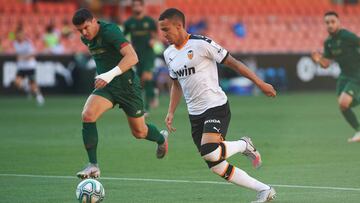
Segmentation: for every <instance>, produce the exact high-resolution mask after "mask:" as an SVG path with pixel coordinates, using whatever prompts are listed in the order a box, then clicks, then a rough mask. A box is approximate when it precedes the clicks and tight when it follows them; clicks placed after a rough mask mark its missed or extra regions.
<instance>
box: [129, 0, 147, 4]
mask: <svg viewBox="0 0 360 203" xmlns="http://www.w3.org/2000/svg"><path fill="white" fill-rule="evenodd" d="M135 2H140V4H141V5H144V0H132V4H134V3H135Z"/></svg>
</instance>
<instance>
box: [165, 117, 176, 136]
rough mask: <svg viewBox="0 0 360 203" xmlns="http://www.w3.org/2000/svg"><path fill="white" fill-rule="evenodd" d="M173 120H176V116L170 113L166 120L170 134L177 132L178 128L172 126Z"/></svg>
mask: <svg viewBox="0 0 360 203" xmlns="http://www.w3.org/2000/svg"><path fill="white" fill-rule="evenodd" d="M173 120H174V114H172V113H168V114H167V115H166V118H165V124H166V127H167V129H168V130H169V132H170V133H172V132H175V131H176V128H174V127H173V126H172V122H173Z"/></svg>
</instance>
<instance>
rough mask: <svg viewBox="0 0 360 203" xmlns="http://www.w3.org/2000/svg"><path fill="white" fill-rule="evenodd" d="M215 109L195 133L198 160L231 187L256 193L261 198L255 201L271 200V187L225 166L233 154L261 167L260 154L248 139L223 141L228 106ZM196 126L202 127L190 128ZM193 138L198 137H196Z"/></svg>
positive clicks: (227, 122)
mask: <svg viewBox="0 0 360 203" xmlns="http://www.w3.org/2000/svg"><path fill="white" fill-rule="evenodd" d="M216 108H217V109H216V110H215V109H212V110H210V111H209V110H208V111H209V112H207V115H205V119H204V120H203V124H202V126H203V129H202V132H201V131H200V130H198V132H197V133H200V132H201V133H202V135H201V141H200V147H199V150H200V153H201V156H202V157H203V159H204V160H205V161H206V162H207V164H208V166H209V168H210V169H211V171H212V172H214V173H215V174H217V175H219V176H221V177H223V178H224V179H225V180H227V181H229V182H231V183H234V184H236V185H239V186H243V187H246V188H250V189H253V190H255V191H257V192H258V196H259V197H260V196H261V198H258V200H259V202H262V201H267V200H270V199H271V198H273V197H274V195H275V191H274V190H273V189H272V188H271V187H270V186H268V185H266V184H264V183H262V182H260V181H258V180H256V179H255V178H253V177H251V176H249V175H248V174H247V173H246V172H245V171H243V170H241V169H239V168H237V167H235V166H233V165H231V164H229V163H228V162H227V160H226V159H227V158H229V157H230V156H232V155H234V154H236V153H243V154H244V155H247V156H248V157H249V158H250V159H252V160H253V161H254V162H255V165H254V166H255V167H257V166H258V165H260V163H261V159H260V154H259V153H258V152H257V151H256V149H255V147H254V146H253V144H252V142H251V140H250V139H249V138H242V139H240V140H237V141H224V137H225V135H226V133H227V128H228V125H229V122H230V110H229V106H228V104H225V105H224V106H222V107H216ZM200 122H201V121H200ZM196 125H198V128H200V127H201V124H199V123H198V124H196V123H195V124H192V127H195V126H196ZM192 132H193V133H194V132H196V130H194V128H193V130H192ZM193 137H194V134H193ZM195 137H199V136H196V135H195ZM197 140H198V139H197ZM194 141H196V139H194ZM197 145H198V144H197Z"/></svg>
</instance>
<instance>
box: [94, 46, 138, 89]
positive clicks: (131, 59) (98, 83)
mask: <svg viewBox="0 0 360 203" xmlns="http://www.w3.org/2000/svg"><path fill="white" fill-rule="evenodd" d="M120 54H121V55H122V56H123V58H122V59H121V60H120V62H119V64H118V65H117V66H115V67H114V68H113V69H111V70H109V71H108V72H105V73H103V74H100V75H98V76H96V80H95V88H96V89H98V88H103V87H105V86H106V85H107V84H108V83H110V82H111V80H112V79H114V77H116V76H118V75H121V74H122V73H124V72H126V71H128V70H129V69H130V68H131V67H132V66H134V65H136V64H137V63H138V61H139V59H138V57H137V55H136V52H135V50H134V48H133V47H132V46H131V44H125V45H123V46H121V48H120Z"/></svg>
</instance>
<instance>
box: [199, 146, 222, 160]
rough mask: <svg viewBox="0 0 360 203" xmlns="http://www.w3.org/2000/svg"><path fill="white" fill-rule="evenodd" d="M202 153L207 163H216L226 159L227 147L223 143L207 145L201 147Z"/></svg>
mask: <svg viewBox="0 0 360 203" xmlns="http://www.w3.org/2000/svg"><path fill="white" fill-rule="evenodd" d="M200 153H201V157H202V158H203V159H205V160H206V161H210V162H215V161H219V160H221V159H224V155H225V147H224V146H223V144H222V143H206V144H203V145H201V148H200Z"/></svg>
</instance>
